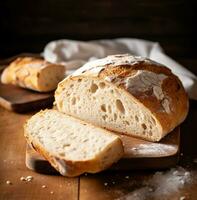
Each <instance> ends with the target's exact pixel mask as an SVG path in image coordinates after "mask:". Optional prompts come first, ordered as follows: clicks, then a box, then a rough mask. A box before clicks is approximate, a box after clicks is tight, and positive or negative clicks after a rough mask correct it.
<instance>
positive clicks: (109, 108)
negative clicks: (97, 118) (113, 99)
mask: <svg viewBox="0 0 197 200" xmlns="http://www.w3.org/2000/svg"><path fill="white" fill-rule="evenodd" d="M108 111H109V113H110V114H111V111H112V110H111V106H110V105H109V106H108Z"/></svg>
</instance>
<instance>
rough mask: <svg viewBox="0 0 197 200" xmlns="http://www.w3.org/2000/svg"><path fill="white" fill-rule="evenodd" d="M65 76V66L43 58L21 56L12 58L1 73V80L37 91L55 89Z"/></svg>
mask: <svg viewBox="0 0 197 200" xmlns="http://www.w3.org/2000/svg"><path fill="white" fill-rule="evenodd" d="M64 77H65V67H64V66H63V65H57V64H52V63H49V62H47V61H45V60H43V59H39V58H32V57H23V58H22V57H21V58H17V59H16V60H14V61H13V62H12V63H11V64H10V65H9V66H8V67H7V68H6V69H5V70H4V71H3V73H2V75H1V82H2V83H4V84H13V85H17V86H20V87H23V88H28V89H31V90H35V91H39V92H48V91H52V90H54V89H56V87H57V84H58V83H59V82H60V81H61V80H62V79H63V78H64Z"/></svg>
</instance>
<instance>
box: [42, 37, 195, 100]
mask: <svg viewBox="0 0 197 200" xmlns="http://www.w3.org/2000/svg"><path fill="white" fill-rule="evenodd" d="M122 53H129V54H133V55H136V56H142V57H147V58H150V59H152V60H154V61H157V62H159V63H162V64H164V65H166V66H167V67H168V68H170V69H171V70H172V72H173V73H174V74H176V75H177V76H178V77H179V78H180V80H181V81H182V83H183V86H184V88H185V89H186V91H187V93H188V95H189V97H190V99H195V100H197V76H195V75H194V74H193V73H192V72H190V71H189V70H187V69H186V68H184V67H183V66H182V65H180V64H179V63H177V62H176V61H174V60H173V59H172V58H170V57H168V56H167V55H166V54H165V53H164V51H163V49H162V48H161V46H160V45H159V43H157V42H151V41H146V40H141V39H131V38H118V39H109V40H108V39H107V40H106V39H104V40H93V41H89V42H82V41H76V40H67V39H63V40H57V41H52V42H50V43H48V44H47V45H46V47H45V48H44V52H43V56H44V58H45V59H46V60H47V61H50V62H54V63H63V64H65V66H66V67H67V69H68V70H69V72H70V73H72V72H73V71H74V70H76V69H77V68H79V67H81V66H82V65H83V64H84V63H86V62H87V61H90V60H93V59H98V58H103V57H106V56H108V55H112V54H122Z"/></svg>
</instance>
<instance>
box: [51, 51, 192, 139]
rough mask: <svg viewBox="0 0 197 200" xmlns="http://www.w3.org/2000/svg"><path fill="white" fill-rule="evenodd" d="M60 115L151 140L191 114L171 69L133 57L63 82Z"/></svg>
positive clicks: (99, 63) (116, 58) (104, 62)
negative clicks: (70, 116) (63, 114)
mask: <svg viewBox="0 0 197 200" xmlns="http://www.w3.org/2000/svg"><path fill="white" fill-rule="evenodd" d="M55 101H56V104H57V108H58V110H59V111H61V112H64V113H67V114H69V115H72V116H74V117H78V118H80V119H82V120H85V121H87V122H90V123H92V124H95V125H97V126H100V127H103V128H106V129H108V130H112V131H116V132H119V133H121V134H127V135H132V136H135V137H140V138H143V139H146V140H150V141H159V140H161V139H162V138H163V137H164V136H165V135H166V134H168V133H170V132H171V131H172V130H173V129H174V128H175V127H176V126H178V125H179V124H180V123H181V122H183V121H184V119H185V118H186V116H187V113H188V97H187V94H186V92H185V90H184V88H183V85H182V84H181V82H180V80H179V79H178V77H177V76H175V75H174V74H173V73H172V72H171V70H170V69H168V68H167V67H165V66H163V65H162V64H159V63H156V62H154V61H152V60H150V59H147V58H142V57H136V56H133V55H129V54H122V55H111V56H108V57H106V58H102V59H98V60H93V61H90V62H88V63H86V64H85V65H83V66H82V67H81V68H79V69H78V70H76V71H75V72H74V73H73V74H72V75H70V76H69V77H67V78H65V79H64V80H63V81H62V82H60V83H59V84H58V88H57V90H56V92H55Z"/></svg>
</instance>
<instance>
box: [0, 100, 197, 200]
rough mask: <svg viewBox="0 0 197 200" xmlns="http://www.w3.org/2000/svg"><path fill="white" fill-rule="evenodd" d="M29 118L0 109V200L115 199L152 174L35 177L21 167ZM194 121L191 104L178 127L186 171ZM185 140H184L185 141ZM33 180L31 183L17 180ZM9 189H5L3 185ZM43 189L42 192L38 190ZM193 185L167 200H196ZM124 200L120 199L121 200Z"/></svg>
mask: <svg viewBox="0 0 197 200" xmlns="http://www.w3.org/2000/svg"><path fill="white" fill-rule="evenodd" d="M32 114H33V113H31V114H23V115H22V114H16V113H12V112H9V111H7V110H5V109H3V108H0V152H1V154H0V199H6V200H7V199H28V200H29V199H46V198H48V199H58V200H59V199H69V200H74V199H82V200H89V199H99V200H100V199H116V198H120V197H124V196H125V195H128V194H132V192H135V191H136V190H137V189H140V188H142V186H143V181H144V180H149V179H151V177H152V176H153V174H154V173H155V171H126V172H121V171H106V172H103V173H99V174H96V175H89V174H88V175H83V176H80V177H78V178H65V177H62V176H59V175H57V176H51V175H43V174H38V173H35V172H33V171H30V170H28V169H27V168H26V166H25V146H26V143H25V139H24V137H23V128H22V127H23V123H24V122H25V120H26V119H28V118H29V117H30V116H31V115H32ZM196 119H197V106H196V104H195V103H194V102H192V103H191V109H190V115H189V116H188V119H187V120H186V122H185V123H184V124H183V126H182V152H183V156H182V157H181V160H180V163H181V164H182V165H183V166H185V165H188V164H189V168H191V167H192V168H193V167H195V164H192V162H191V160H192V159H193V158H192V156H194V155H197V154H196V152H197V147H196V146H197V145H196V141H197V134H195V132H196V131H195V129H194V130H193V129H192V128H188V127H192V124H194V123H195V122H196ZM186 138H187V140H186ZM28 175H31V176H33V180H32V181H31V182H24V181H21V180H20V177H22V176H24V177H26V176H28ZM7 180H9V181H11V183H12V185H7V184H6V181H7ZM43 185H46V188H42V186H43ZM196 189H197V184H196V183H193V184H192V185H191V186H190V188H187V190H183V191H181V192H180V194H174V195H172V197H170V199H179V197H180V196H181V195H185V196H187V197H188V196H189V197H190V199H197V191H196ZM123 199H124V198H123Z"/></svg>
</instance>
